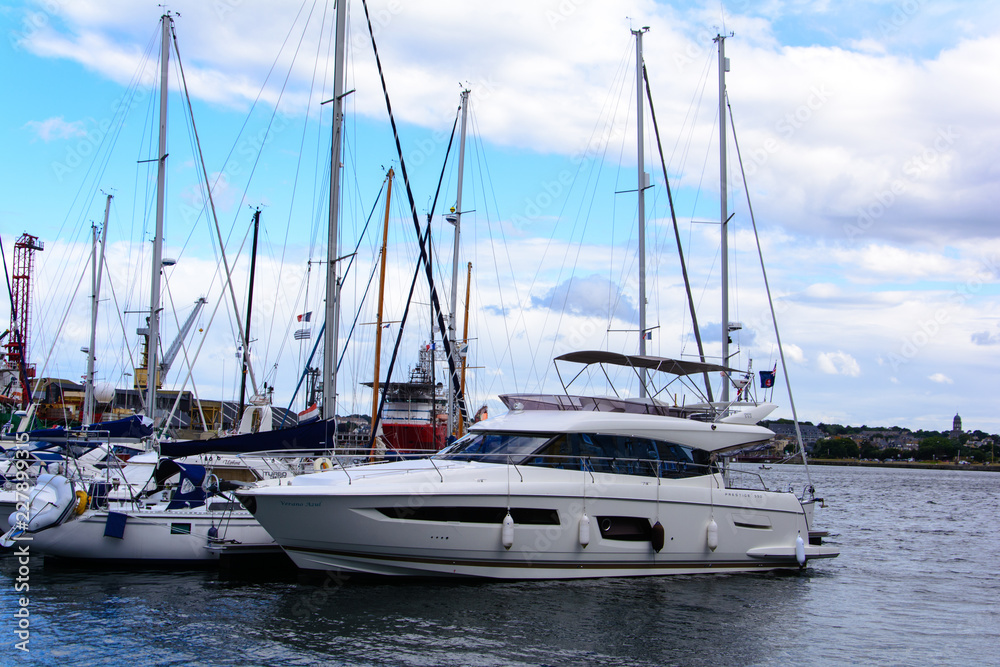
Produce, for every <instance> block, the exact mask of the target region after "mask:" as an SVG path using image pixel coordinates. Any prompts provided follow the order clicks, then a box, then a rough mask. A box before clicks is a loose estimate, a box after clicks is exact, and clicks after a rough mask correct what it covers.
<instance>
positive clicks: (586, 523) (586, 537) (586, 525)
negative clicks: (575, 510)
mask: <svg viewBox="0 0 1000 667" xmlns="http://www.w3.org/2000/svg"><path fill="white" fill-rule="evenodd" d="M588 544H590V517H589V516H587V515H586V513H585V514H584V515H583V516H582V517H580V546H581V547H583V548H584V549H586V548H587V545H588Z"/></svg>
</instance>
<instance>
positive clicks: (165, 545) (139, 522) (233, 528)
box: [30, 509, 274, 563]
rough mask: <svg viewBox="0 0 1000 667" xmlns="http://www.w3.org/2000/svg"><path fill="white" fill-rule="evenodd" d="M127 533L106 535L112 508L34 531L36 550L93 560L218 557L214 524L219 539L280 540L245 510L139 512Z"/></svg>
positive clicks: (254, 542) (131, 516) (128, 522)
mask: <svg viewBox="0 0 1000 667" xmlns="http://www.w3.org/2000/svg"><path fill="white" fill-rule="evenodd" d="M122 513H124V514H126V515H127V516H128V519H127V520H126V523H125V530H124V532H123V534H122V537H121V538H116V537H107V536H105V534H104V533H105V526H106V524H107V519H108V512H107V511H106V510H87V511H86V512H84V513H83V514H82V515H81V516H79V517H77V518H75V519H71V520H69V521H67V522H65V523H62V524H60V525H58V526H54V527H52V528H49V529H46V530H42V531H39V532H37V533H32V534H31V538H32V541H31V542H30V544H31V548H32V550H33V551H34V550H37V551H38V552H39V553H43V554H46V555H49V556H58V557H61V558H73V559H82V560H93V561H142V562H171V563H181V562H190V563H199V562H207V561H217V560H218V559H219V556H220V553H221V552H220V550H218V549H210V548H209V546H210V545H212V544H214V543H217V540H212V539H211V538H210V537H209V530H210V529H211V528H212V527H213V526H214V527H215V529H216V530H217V531H218V538H219V539H220V540H225V541H227V542H228V541H230V540H231V541H235V542H236V543H238V544H241V545H260V546H262V547H267V546H270V547H273V545H274V541H273V540H272V539H271V537H270V536H269V535H268V534H267V531H265V530H264V529H263V528H262V527H261V525H260V524H259V523H257V521H256V520H255V519H254V518H253V517H251V516H250V515H249V514H248V513H247V512H245V511H237V512H208V511H204V510H198V509H195V510H191V511H178V510H170V511H156V510H152V511H143V510H140V511H134V510H122Z"/></svg>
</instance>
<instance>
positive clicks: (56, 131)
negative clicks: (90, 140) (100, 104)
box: [24, 116, 87, 142]
mask: <svg viewBox="0 0 1000 667" xmlns="http://www.w3.org/2000/svg"><path fill="white" fill-rule="evenodd" d="M24 126H25V127H26V128H28V129H29V130H31V131H32V132H34V133H35V134H37V135H38V137H39V138H40V139H41V140H42V141H46V142H48V141H52V140H53V139H72V138H73V137H83V136H86V134H87V129H86V127H84V124H83V121H82V120H75V121H71V122H67V121H66V120H64V119H63V117H62V116H57V117H55V118H47V119H45V120H41V121H39V120H29V121H28V122H27V123H25V124H24Z"/></svg>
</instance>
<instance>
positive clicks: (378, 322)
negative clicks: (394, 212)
mask: <svg viewBox="0 0 1000 667" xmlns="http://www.w3.org/2000/svg"><path fill="white" fill-rule="evenodd" d="M395 175H396V173H395V172H394V171H393V170H392V167H389V173H388V174H386V178H387V179H389V186H388V188H386V192H385V222H384V224H383V225H382V260H381V266H380V267H379V278H378V315H377V316H376V317H375V374H374V376H373V379H372V421H371V423H372V425H373V426H374V424H375V419H376V418H377V417H378V384H379V383H378V378H379V372H380V368H379V363H380V362H381V360H382V305H383V304H384V303H385V262H386V257H385V250H386V245H387V241H388V238H389V202H390V201H391V200H392V179H393V177H394V176H395Z"/></svg>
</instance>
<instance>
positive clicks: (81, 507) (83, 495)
mask: <svg viewBox="0 0 1000 667" xmlns="http://www.w3.org/2000/svg"><path fill="white" fill-rule="evenodd" d="M89 503H90V496H88V495H87V492H86V491H83V490H80V491H77V492H76V509H75V510H74V511H75V512H76V515H77V516H79V515H81V514H83V513H84V512H86V511H87V505H88V504H89Z"/></svg>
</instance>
